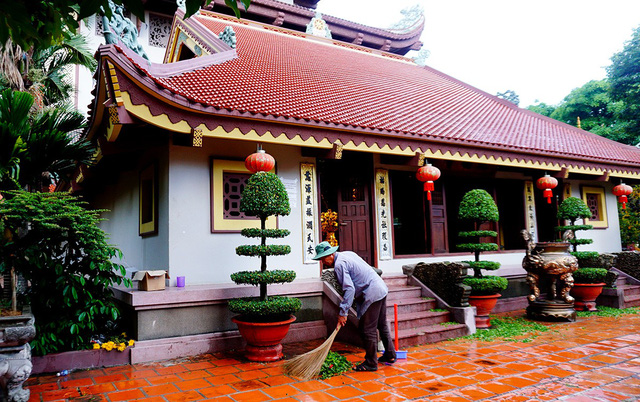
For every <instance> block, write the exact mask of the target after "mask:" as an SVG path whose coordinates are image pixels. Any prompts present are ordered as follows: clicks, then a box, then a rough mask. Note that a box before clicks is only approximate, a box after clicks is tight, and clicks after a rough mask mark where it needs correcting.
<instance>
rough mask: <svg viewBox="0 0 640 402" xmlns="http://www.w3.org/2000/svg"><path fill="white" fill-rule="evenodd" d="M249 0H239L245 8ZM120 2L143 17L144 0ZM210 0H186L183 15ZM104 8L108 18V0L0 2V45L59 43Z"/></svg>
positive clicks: (231, 3)
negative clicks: (82, 21) (80, 23)
mask: <svg viewBox="0 0 640 402" xmlns="http://www.w3.org/2000/svg"><path fill="white" fill-rule="evenodd" d="M250 1H251V0H241V3H242V5H243V6H244V8H245V9H247V8H248V7H249V4H250ZM114 2H115V3H116V4H122V5H124V6H125V7H126V8H127V9H128V10H129V11H131V13H132V14H134V15H135V16H136V17H138V18H140V19H141V20H144V4H145V3H146V1H145V0H114ZM209 3H211V0H186V1H185V6H186V15H185V17H187V18H188V17H189V16H191V15H193V14H195V13H196V12H197V11H198V10H199V9H200V7H201V6H203V5H207V4H209ZM225 4H226V5H227V6H229V7H231V8H232V9H233V10H234V12H235V14H236V16H237V17H238V18H240V10H239V9H238V3H237V1H236V0H225ZM101 9H104V10H105V12H106V14H107V16H108V17H111V10H110V9H109V3H108V0H92V1H88V0H85V1H71V0H56V1H47V0H23V1H14V2H8V1H3V2H1V3H0V44H4V43H6V42H7V40H9V39H11V40H12V41H13V43H15V44H17V45H18V46H20V47H21V48H22V49H29V48H32V47H34V46H36V47H47V46H51V45H55V44H58V43H60V41H61V40H62V38H64V37H68V36H69V35H70V34H72V33H75V32H77V30H78V27H79V21H81V20H82V19H83V18H87V17H89V16H91V15H93V14H97V13H99V12H100V10H101Z"/></svg>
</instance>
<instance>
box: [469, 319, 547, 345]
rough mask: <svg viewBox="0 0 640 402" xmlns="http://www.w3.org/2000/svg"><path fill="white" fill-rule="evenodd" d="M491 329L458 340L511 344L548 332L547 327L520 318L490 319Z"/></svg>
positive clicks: (529, 340)
mask: <svg viewBox="0 0 640 402" xmlns="http://www.w3.org/2000/svg"><path fill="white" fill-rule="evenodd" d="M491 326H492V328H491V329H481V330H478V331H476V333H475V334H472V335H467V336H463V337H462V338H460V339H470V340H478V341H487V342H490V341H495V340H504V341H511V342H525V343H526V342H531V341H532V340H533V338H535V337H537V336H538V335H540V334H541V333H543V332H547V331H549V330H550V327H549V326H548V325H544V324H541V323H538V322H534V321H529V320H525V319H524V318H520V317H501V318H496V317H491Z"/></svg>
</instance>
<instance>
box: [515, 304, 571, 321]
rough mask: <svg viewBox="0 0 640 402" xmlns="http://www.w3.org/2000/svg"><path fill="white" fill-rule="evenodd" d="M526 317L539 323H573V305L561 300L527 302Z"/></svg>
mask: <svg viewBox="0 0 640 402" xmlns="http://www.w3.org/2000/svg"><path fill="white" fill-rule="evenodd" d="M527 317H528V318H531V319H533V320H540V321H572V322H573V321H575V320H576V310H575V309H574V308H573V303H565V302H564V301H561V300H535V301H530V302H529V307H527Z"/></svg>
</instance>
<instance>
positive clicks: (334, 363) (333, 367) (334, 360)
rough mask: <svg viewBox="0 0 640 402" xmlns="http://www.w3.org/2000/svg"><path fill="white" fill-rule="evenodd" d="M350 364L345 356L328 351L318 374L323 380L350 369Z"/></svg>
mask: <svg viewBox="0 0 640 402" xmlns="http://www.w3.org/2000/svg"><path fill="white" fill-rule="evenodd" d="M351 366H352V365H351V363H349V360H347V358H346V357H344V356H342V355H341V354H339V353H336V352H334V351H329V354H328V355H327V358H326V359H325V360H324V363H322V367H321V368H320V374H318V376H319V377H320V379H321V380H324V379H326V378H329V377H333V376H334V375H339V374H342V373H344V372H347V371H350V370H351Z"/></svg>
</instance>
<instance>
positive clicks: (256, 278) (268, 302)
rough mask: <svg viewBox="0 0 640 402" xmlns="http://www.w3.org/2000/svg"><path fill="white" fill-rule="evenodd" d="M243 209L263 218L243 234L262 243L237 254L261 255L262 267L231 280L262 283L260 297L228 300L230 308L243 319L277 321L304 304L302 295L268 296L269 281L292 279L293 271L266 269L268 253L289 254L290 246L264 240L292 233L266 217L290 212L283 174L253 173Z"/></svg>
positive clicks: (238, 250) (245, 189)
mask: <svg viewBox="0 0 640 402" xmlns="http://www.w3.org/2000/svg"><path fill="white" fill-rule="evenodd" d="M240 210H241V211H242V212H244V213H245V214H247V215H249V216H252V215H253V216H257V217H259V218H260V228H251V229H244V230H242V231H241V234H242V236H244V237H250V238H259V239H260V240H261V244H259V245H242V246H238V247H236V254H237V255H241V256H248V257H260V260H261V263H260V270H259V271H242V272H237V273H234V274H231V280H233V281H234V282H235V283H237V284H249V285H255V286H259V287H260V297H258V298H240V299H233V300H229V310H231V311H232V312H234V313H237V314H240V315H242V320H244V321H252V322H274V321H282V320H285V319H288V318H289V315H291V314H293V313H295V312H296V311H298V310H299V309H300V307H301V306H302V302H301V301H300V299H297V298H294V297H284V296H272V297H269V296H267V285H268V284H271V283H287V282H293V280H294V279H295V277H296V273H295V272H294V271H287V270H273V271H269V270H267V256H270V255H271V256H274V255H286V254H289V253H290V252H291V246H288V245H279V244H269V245H267V244H265V243H266V239H267V238H281V237H286V236H288V235H289V234H290V231H289V230H286V229H266V228H265V226H266V220H267V218H268V217H269V216H273V215H289V212H291V207H290V206H289V196H288V195H287V191H286V190H285V188H284V185H283V184H282V182H281V181H280V178H279V177H278V176H276V175H275V174H273V173H270V172H257V173H254V174H253V175H251V177H250V178H249V180H247V184H246V186H245V188H244V190H243V191H242V198H241V199H240Z"/></svg>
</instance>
